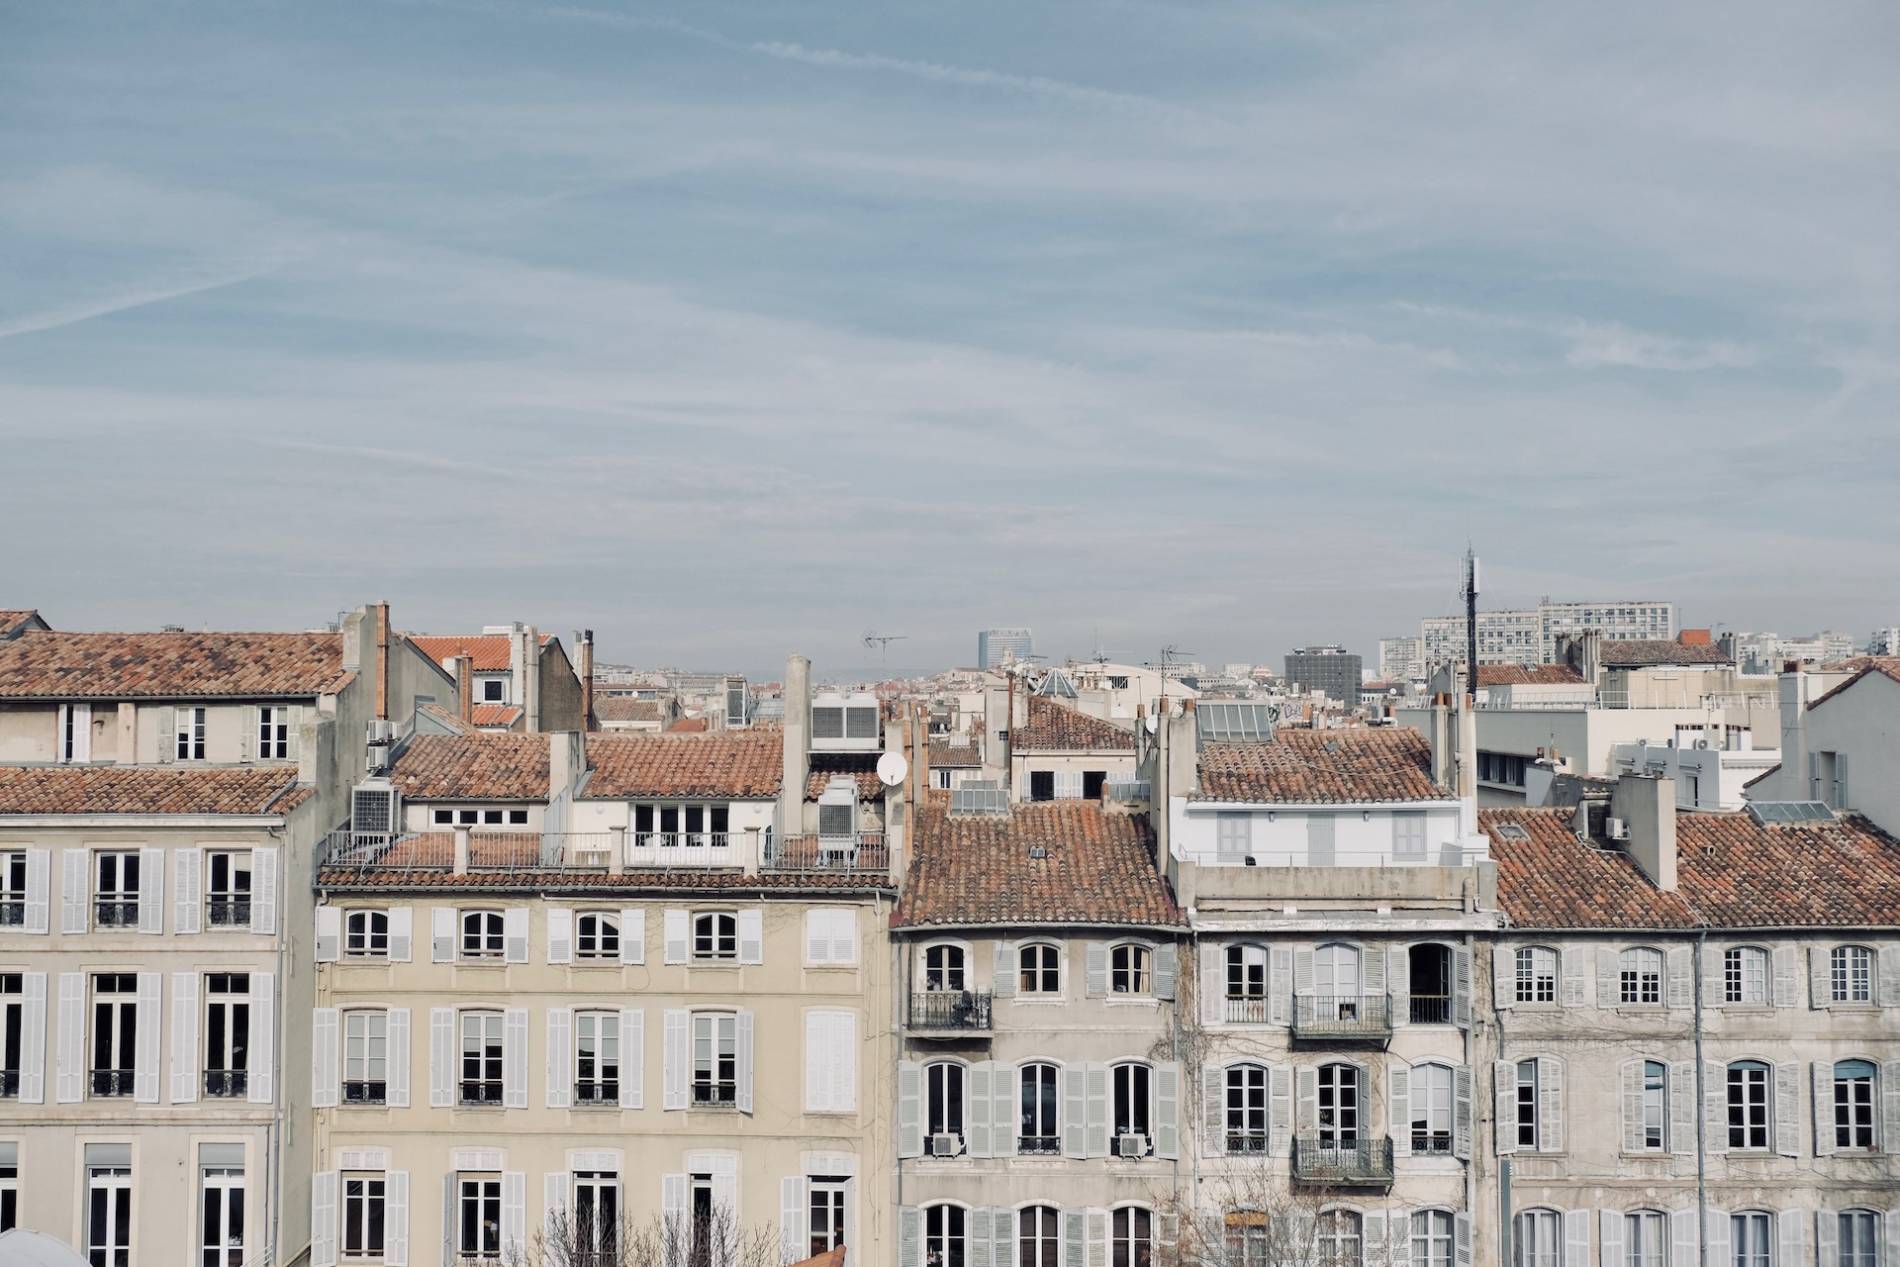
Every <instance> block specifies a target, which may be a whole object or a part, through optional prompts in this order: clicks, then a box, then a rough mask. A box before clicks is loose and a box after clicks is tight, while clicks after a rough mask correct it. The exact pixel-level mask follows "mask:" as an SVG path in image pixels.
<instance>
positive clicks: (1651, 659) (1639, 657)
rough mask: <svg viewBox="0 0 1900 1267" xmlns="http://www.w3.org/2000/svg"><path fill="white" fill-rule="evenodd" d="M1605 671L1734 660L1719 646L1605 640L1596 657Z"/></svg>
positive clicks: (1721, 662)
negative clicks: (1606, 669) (1607, 669)
mask: <svg viewBox="0 0 1900 1267" xmlns="http://www.w3.org/2000/svg"><path fill="white" fill-rule="evenodd" d="M1597 658H1598V660H1600V661H1601V662H1602V664H1603V666H1604V667H1605V668H1609V669H1625V668H1628V669H1635V668H1642V667H1645V666H1648V665H1658V664H1733V663H1735V657H1733V656H1731V655H1730V654H1729V653H1728V652H1726V651H1724V650H1722V648H1721V647H1720V646H1716V645H1713V644H1709V643H1703V644H1696V643H1684V642H1671V641H1670V640H1669V639H1667V638H1639V639H1635V640H1632V641H1627V642H1609V641H1605V642H1604V643H1603V645H1602V648H1601V650H1600V651H1599V652H1598V656H1597Z"/></svg>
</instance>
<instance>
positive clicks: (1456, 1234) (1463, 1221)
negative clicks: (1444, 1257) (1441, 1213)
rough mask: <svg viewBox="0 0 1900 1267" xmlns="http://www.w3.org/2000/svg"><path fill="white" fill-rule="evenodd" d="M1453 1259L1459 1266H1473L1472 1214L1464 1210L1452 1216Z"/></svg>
mask: <svg viewBox="0 0 1900 1267" xmlns="http://www.w3.org/2000/svg"><path fill="white" fill-rule="evenodd" d="M1451 1245H1452V1261H1453V1262H1454V1263H1456V1264H1457V1267H1471V1216H1470V1215H1469V1214H1465V1213H1463V1212H1460V1213H1457V1214H1454V1215H1452V1216H1451Z"/></svg>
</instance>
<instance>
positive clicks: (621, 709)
mask: <svg viewBox="0 0 1900 1267" xmlns="http://www.w3.org/2000/svg"><path fill="white" fill-rule="evenodd" d="M594 716H595V717H597V718H599V719H600V720H601V721H659V720H660V719H661V717H662V716H663V714H662V712H661V703H660V701H659V700H656V699H636V698H635V697H634V696H631V695H605V696H600V695H597V696H595V697H594Z"/></svg>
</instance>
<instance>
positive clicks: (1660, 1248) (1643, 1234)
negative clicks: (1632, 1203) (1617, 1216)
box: [1623, 1210, 1669, 1267]
mask: <svg viewBox="0 0 1900 1267" xmlns="http://www.w3.org/2000/svg"><path fill="white" fill-rule="evenodd" d="M1668 1249H1669V1247H1668V1244H1667V1243H1666V1242H1665V1241H1664V1240H1663V1216H1662V1213H1661V1212H1660V1211H1657V1210H1635V1211H1632V1212H1631V1213H1629V1214H1626V1215H1624V1216H1623V1261H1624V1262H1625V1263H1627V1264H1628V1267H1668V1263H1669V1258H1668Z"/></svg>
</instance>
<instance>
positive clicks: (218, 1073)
mask: <svg viewBox="0 0 1900 1267" xmlns="http://www.w3.org/2000/svg"><path fill="white" fill-rule="evenodd" d="M204 1072H205V1095H206V1096H208V1097H210V1098H212V1099H242V1098H243V1097H244V1095H245V1094H246V1093H247V1092H248V1091H249V1090H250V1082H251V1080H250V1076H249V1074H247V1073H246V1072H245V1071H244V1070H242V1069H207V1070H205V1071H204Z"/></svg>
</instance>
